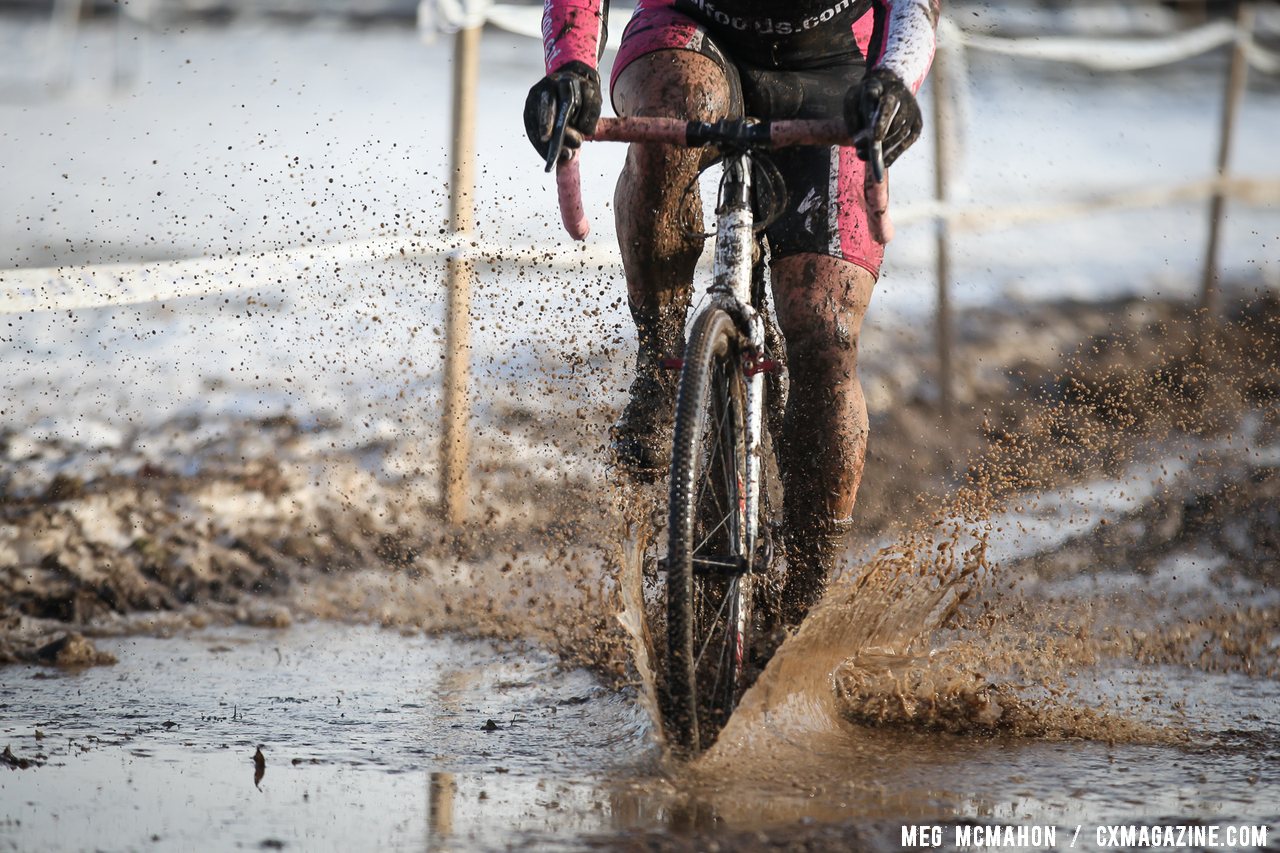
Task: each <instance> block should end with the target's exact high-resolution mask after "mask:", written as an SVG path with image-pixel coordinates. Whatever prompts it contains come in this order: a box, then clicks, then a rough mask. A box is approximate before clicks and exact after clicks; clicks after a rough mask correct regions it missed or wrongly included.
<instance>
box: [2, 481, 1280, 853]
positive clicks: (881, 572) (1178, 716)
mask: <svg viewBox="0 0 1280 853" xmlns="http://www.w3.org/2000/svg"><path fill="white" fill-rule="evenodd" d="M1097 491H1098V493H1099V494H1101V495H1102V496H1103V498H1105V493H1106V490H1105V489H1102V488H1099V489H1098V490H1097ZM1061 497H1062V496H1059V498H1061ZM1076 497H1079V495H1078V494H1077V495H1076ZM1103 498H1099V499H1098V501H1100V502H1102V503H1105V502H1106V501H1105V500H1104V499H1103ZM1046 503H1048V504H1051V505H1052V509H1051V510H1043V511H1042V514H1044V513H1050V512H1051V511H1058V510H1059V506H1058V502H1055V501H1053V500H1049V499H1048V497H1046ZM997 526H998V525H997ZM900 544H901V543H895V545H894V546H890V547H888V548H886V549H885V550H883V551H881V552H880V553H879V554H878V555H877V556H874V557H872V558H870V560H869V561H868V564H867V565H868V567H867V568H865V569H864V571H863V572H862V573H861V574H860V575H858V576H857V579H856V580H851V581H849V582H847V583H845V584H842V585H838V586H837V587H836V588H835V589H834V590H833V592H832V594H831V595H829V596H828V597H827V599H826V600H825V601H824V602H823V604H822V605H821V606H820V608H819V609H818V611H816V612H815V613H814V614H813V615H812V617H811V618H810V620H808V621H807V622H806V623H805V625H804V626H803V627H802V628H801V630H800V632H799V633H798V634H796V635H795V636H793V637H792V638H791V639H789V640H788V642H787V643H786V644H785V645H784V646H783V648H782V649H781V650H780V651H779V653H778V655H777V656H776V657H775V658H774V659H773V661H772V662H771V664H770V666H769V668H768V669H767V670H766V672H765V673H764V675H763V676H762V677H761V679H760V681H759V682H757V684H756V685H755V687H754V688H753V689H752V690H751V692H749V693H748V695H747V697H746V698H745V699H744V701H743V704H742V706H741V708H740V709H739V712H738V713H737V715H735V717H734V719H733V720H732V721H731V723H730V725H729V727H728V728H727V729H726V731H725V732H724V734H723V735H722V737H721V739H720V741H719V743H718V744H717V745H716V747H715V748H714V749H713V750H712V751H711V752H710V753H709V754H708V755H707V756H706V757H704V758H703V759H701V760H699V761H696V762H693V763H691V764H680V763H677V762H674V761H672V760H670V759H669V758H666V757H664V756H663V753H662V749H661V745H660V739H659V737H658V735H657V733H656V729H655V727H654V726H653V725H652V723H651V721H650V717H649V714H648V712H647V711H646V710H645V708H646V707H647V703H646V702H645V701H644V699H643V697H644V694H645V691H646V689H648V688H647V685H640V687H639V688H637V687H626V686H624V687H621V688H617V687H613V688H610V687H606V686H604V685H603V684H602V683H601V682H600V681H599V680H598V679H597V677H596V676H594V675H593V674H591V673H590V672H588V671H587V670H584V669H581V668H571V667H569V666H566V665H565V664H563V663H562V662H561V661H560V660H558V659H556V658H554V657H552V656H551V655H549V654H547V653H546V652H544V651H542V650H540V649H539V648H537V647H536V646H534V645H530V644H528V643H524V642H510V641H507V642H498V641H490V640H472V639H465V638H460V637H456V636H448V635H446V636H427V635H423V634H421V633H416V632H407V631H399V630H388V629H381V628H376V627H372V626H352V625H346V624H338V623H334V622H327V621H312V622H302V623H298V624H295V625H294V626H292V627H290V628H287V629H253V628H248V627H243V626H241V627H218V628H212V629H206V630H201V631H190V632H184V633H180V634H179V635H177V636H172V637H121V638H105V639H100V640H99V641H98V646H99V648H100V649H101V650H102V651H105V652H109V653H110V654H112V655H114V656H115V657H116V658H117V659H118V663H116V664H115V665H113V666H106V667H95V668H90V669H85V670H82V671H79V672H73V671H59V670H51V669H48V668H41V667H22V666H11V667H8V668H6V669H4V670H3V671H2V672H3V678H2V679H0V720H2V721H3V722H2V723H0V734H3V735H4V742H5V744H6V745H8V746H9V747H10V748H11V752H12V754H13V755H14V756H16V757H17V758H18V759H26V760H31V761H33V762H34V763H35V764H37V765H38V766H31V767H29V768H27V769H23V770H18V769H14V770H4V771H0V792H2V797H0V803H2V804H0V847H3V848H4V849H12V850H43V849H58V850H81V849H83V850H88V849H94V850H136V849H281V848H285V849H397V850H399V849H441V850H491V849H510V848H512V847H514V848H517V849H583V848H596V849H600V848H604V849H612V848H618V847H622V848H630V849H711V848H712V847H713V846H715V845H719V846H720V848H721V849H787V848H793V847H802V848H804V849H885V850H890V849H899V842H900V830H901V826H902V825H903V824H904V823H910V822H948V823H949V822H979V823H985V824H1018V825H1048V826H1056V827H1059V828H1060V829H1059V833H1058V835H1057V845H1056V846H1057V847H1058V848H1059V849H1069V848H1070V847H1071V845H1069V844H1068V842H1069V841H1070V840H1071V835H1072V833H1073V832H1074V830H1075V828H1076V827H1077V826H1083V827H1084V830H1083V832H1082V834H1081V836H1080V837H1079V838H1078V839H1076V841H1075V844H1074V846H1075V847H1078V848H1080V849H1100V848H1099V847H1098V843H1097V839H1096V836H1095V835H1094V834H1093V833H1094V829H1093V827H1096V826H1099V825H1108V824H1116V823H1125V824H1129V823H1148V824H1153V823H1171V822H1172V823H1186V822H1191V821H1212V822H1219V823H1223V824H1227V823H1237V824H1238V823H1242V822H1244V823H1248V824H1250V825H1259V826H1269V838H1271V839H1275V838H1277V837H1280V836H1278V835H1277V833H1280V805H1278V804H1280V721H1278V720H1277V715H1276V709H1277V708H1278V707H1280V682H1277V681H1276V680H1275V678H1274V673H1271V674H1270V676H1269V677H1268V676H1267V675H1264V674H1261V673H1258V672H1256V671H1254V672H1252V673H1250V672H1249V671H1248V670H1251V669H1256V667H1257V666H1258V665H1262V666H1264V667H1265V666H1266V665H1268V664H1269V663H1270V662H1271V661H1269V660H1268V657H1270V658H1274V655H1275V651H1276V650H1277V648H1278V647H1280V632H1278V631H1277V625H1276V624H1275V622H1274V619H1273V616H1272V615H1269V614H1273V613H1274V611H1264V610H1263V611H1260V610H1258V608H1259V607H1265V606H1266V605H1268V604H1270V605H1274V604H1275V601H1274V595H1273V594H1272V593H1268V592H1267V591H1266V590H1265V589H1262V588H1260V587H1258V586H1256V585H1252V584H1250V582H1249V581H1247V580H1246V579H1244V578H1240V577H1236V576H1232V575H1230V574H1229V573H1225V574H1224V572H1223V570H1222V566H1221V565H1220V564H1221V561H1220V560H1213V559H1209V560H1199V561H1197V560H1195V559H1191V558H1187V557H1186V556H1185V555H1183V557H1181V558H1176V559H1173V560H1171V561H1170V562H1169V563H1168V564H1167V565H1166V566H1164V567H1163V568H1162V569H1161V570H1160V571H1157V572H1155V573H1153V574H1149V575H1139V574H1136V573H1132V572H1125V571H1111V572H1105V573H1102V574H1101V575H1091V576H1081V575H1079V574H1077V575H1074V576H1072V577H1066V578H1057V579H1046V578H1044V577H1041V576H1037V577H1035V578H1030V577H1027V578H1024V579H1023V580H1022V581H1021V582H1019V583H1018V584H1017V585H1016V586H1017V588H1016V589H1009V588H1006V589H1005V590H1004V592H1003V594H1002V595H1001V596H999V597H998V598H997V599H995V600H994V601H991V602H987V606H986V608H985V613H987V614H990V613H992V612H999V613H1000V614H1001V617H1000V618H999V619H997V620H994V621H988V622H986V623H983V622H982V621H981V620H980V619H979V620H977V621H974V622H971V623H969V624H965V623H964V621H963V620H961V621H960V622H959V623H957V624H955V625H953V626H952V627H951V628H949V629H948V630H947V631H945V632H943V633H942V634H941V635H937V636H935V642H934V644H933V646H932V647H931V648H930V649H929V650H928V651H926V652H924V653H922V654H913V646H912V644H911V643H906V644H899V645H895V638H901V637H904V636H906V635H908V634H909V635H911V636H912V637H914V636H915V635H916V634H918V632H919V630H920V627H921V626H920V624H916V623H915V622H914V621H913V620H919V619H926V620H927V619H935V620H936V619H938V618H940V615H939V608H940V607H942V609H945V607H946V601H947V600H948V599H949V597H950V595H949V593H948V589H951V590H952V591H954V587H953V586H952V587H949V586H948V583H947V582H945V578H944V582H940V583H934V584H925V585H920V584H918V583H917V582H915V581H913V580H911V577H912V573H911V572H909V571H891V570H888V569H886V568H884V567H887V566H891V565H892V564H893V562H894V560H893V558H892V555H893V554H895V553H896V550H897V547H898V546H899V545H900ZM1003 547H1005V548H1006V549H1014V548H1016V545H1015V544H1010V543H1006V544H1005V545H1004V546H1003ZM1059 550H1060V549H1059ZM1197 566H1198V567H1199V568H1198V570H1197V568H1196V567H1197ZM1042 574H1043V573H1042ZM964 576H965V575H964V572H963V571H960V572H956V573H955V575H954V577H956V578H960V577H964ZM1179 578H1181V579H1180V580H1179ZM1173 588H1177V589H1180V590H1181V591H1182V593H1183V595H1182V596H1181V597H1179V596H1178V595H1173V594H1171V589H1173ZM1064 601H1065V602H1071V603H1072V605H1073V607H1072V608H1070V611H1071V612H1077V613H1078V612H1080V611H1081V610H1082V609H1087V610H1089V611H1090V613H1091V614H1092V617H1091V621H1090V623H1089V624H1088V626H1087V627H1086V626H1085V625H1084V623H1083V622H1080V621H1079V620H1078V619H1077V620H1076V621H1075V622H1072V621H1071V620H1070V619H1069V618H1067V616H1066V615H1065V614H1067V613H1068V610H1064V609H1063V608H1062V602H1064ZM1168 602H1174V603H1173V604H1172V605H1170V604H1168ZM1245 603H1248V605H1249V606H1250V607H1252V608H1253V610H1251V611H1250V612H1252V613H1254V614H1255V617H1256V618H1254V619H1253V621H1252V622H1250V620H1249V619H1247V618H1241V619H1238V620H1237V622H1238V627H1239V629H1240V631H1241V632H1242V634H1243V632H1245V631H1246V630H1252V631H1253V632H1254V635H1255V639H1256V643H1255V646H1256V647H1255V648H1253V649H1252V651H1251V652H1249V653H1248V654H1247V655H1246V657H1248V658H1249V660H1251V661H1252V663H1250V664H1249V665H1248V666H1244V665H1234V666H1233V665H1227V666H1220V667H1218V668H1217V669H1218V671H1207V668H1206V667H1204V666H1199V667H1192V666H1189V665H1188V664H1187V662H1186V661H1181V662H1178V663H1174V662H1173V661H1175V660H1177V659H1178V657H1177V655H1175V654H1173V653H1169V654H1167V655H1166V657H1165V658H1163V659H1162V660H1163V661H1164V662H1161V660H1158V659H1156V658H1154V657H1152V656H1151V655H1150V654H1147V655H1146V656H1145V659H1143V657H1144V656H1143V655H1142V654H1138V653H1137V652H1136V651H1135V650H1134V648H1132V647H1130V648H1125V649H1122V648H1121V646H1118V645H1116V644H1115V643H1113V642H1112V643H1110V644H1109V641H1108V637H1111V636H1112V635H1110V634H1108V633H1107V630H1106V627H1105V626H1106V625H1107V624H1124V625H1127V626H1128V627H1129V629H1130V630H1129V631H1127V633H1130V634H1143V635H1144V636H1152V637H1154V636H1155V635H1156V634H1159V633H1160V632H1161V630H1162V629H1168V630H1167V631H1166V633H1167V634H1168V635H1169V636H1172V635H1173V634H1175V633H1176V631H1174V630H1173V629H1174V628H1176V627H1177V626H1179V625H1181V626H1186V625H1200V626H1207V625H1209V624H1210V620H1209V617H1210V615H1211V614H1213V613H1218V612H1220V610H1221V608H1223V607H1225V608H1227V609H1228V610H1231V609H1234V610H1236V611H1239V610H1240V609H1241V608H1242V606H1243V605H1244V604H1245ZM971 609H975V610H976V609H981V608H971ZM1019 611H1020V612H1022V615H1023V618H1022V620H1021V621H1019V619H1018V618H1017V616H1016V614H1017V613H1018V612H1019ZM1028 611H1029V612H1030V615H1027V614H1028ZM1068 623H1070V624H1069V625H1068V627H1069V630H1067V631H1064V630H1063V626H1064V625H1067V624H1068ZM1055 626H1056V627H1055ZM1206 630H1207V629H1206ZM1229 633H1230V632H1228V635H1229ZM1064 637H1074V638H1075V639H1076V640H1077V642H1076V643H1075V645H1074V646H1073V645H1071V644H1070V643H1066V642H1063V638H1064ZM1211 643H1212V644H1215V645H1222V643H1223V641H1222V638H1221V635H1214V636H1208V635H1207V636H1206V639H1204V640H1203V645H1204V646H1209V645H1210V644H1211ZM1258 643H1260V644H1261V645H1256V644H1258ZM851 648H857V649H861V652H860V653H858V654H857V655H855V656H854V657H853V658H852V659H848V652H849V650H850V649H851ZM1144 648H1146V647H1144ZM873 710H874V713H873ZM859 714H861V717H859ZM1002 721H1003V722H1002ZM259 750H260V752H261V757H262V761H261V763H259V762H257V761H256V754H257V753H258V751H259ZM948 837H949V836H948Z"/></svg>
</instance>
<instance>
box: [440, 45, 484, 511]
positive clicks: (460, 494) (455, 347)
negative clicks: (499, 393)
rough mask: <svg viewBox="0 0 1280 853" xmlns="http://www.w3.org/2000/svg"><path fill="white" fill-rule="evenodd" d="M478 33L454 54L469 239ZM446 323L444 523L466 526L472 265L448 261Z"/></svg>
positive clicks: (455, 192)
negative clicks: (463, 524) (464, 524)
mask: <svg viewBox="0 0 1280 853" xmlns="http://www.w3.org/2000/svg"><path fill="white" fill-rule="evenodd" d="M480 30H481V28H480V27H470V28H468V29H465V30H460V31H459V32H458V33H457V35H456V36H454V52H453V148H452V152H451V156H450V166H451V171H452V181H451V182H450V184H449V226H450V227H451V228H452V229H453V231H454V233H467V232H470V231H471V230H472V228H473V227H474V226H475V198H474V196H475V131H476V77H477V70H478V66H479V62H478V60H479V52H480ZM447 271H448V288H449V298H448V305H447V308H446V311H447V316H446V318H445V360H444V436H443V439H442V441H441V445H440V461H441V465H440V492H441V504H442V505H443V510H444V517H445V521H447V522H449V523H450V524H462V523H464V522H465V521H466V520H467V510H468V508H469V505H470V497H471V482H470V477H469V476H468V468H469V465H468V463H469V458H470V441H469V433H468V427H469V424H470V421H471V393H470V384H471V316H470V315H471V278H472V274H473V269H472V264H471V261H470V260H468V259H467V258H463V257H459V256H451V257H450V258H449V260H448V268H447Z"/></svg>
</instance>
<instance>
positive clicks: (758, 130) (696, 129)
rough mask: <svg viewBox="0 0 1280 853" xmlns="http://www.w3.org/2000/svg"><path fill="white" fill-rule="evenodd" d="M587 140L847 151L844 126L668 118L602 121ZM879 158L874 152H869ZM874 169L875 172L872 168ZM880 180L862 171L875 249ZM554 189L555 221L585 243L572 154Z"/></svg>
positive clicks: (887, 224) (885, 192)
mask: <svg viewBox="0 0 1280 853" xmlns="http://www.w3.org/2000/svg"><path fill="white" fill-rule="evenodd" d="M587 139H588V140H591V141H597V142H650V143H661V144H665V145H675V146H679V147H681V148H700V147H703V146H707V145H725V146H727V147H740V148H756V149H769V148H787V147H789V146H793V145H849V144H851V143H852V142H853V140H852V139H850V138H849V131H848V128H847V127H846V126H845V123H844V122H843V121H839V120H826V121H804V120H795V121H775V122H759V123H750V124H749V123H747V122H742V121H724V122H714V123H708V122H696V121H684V120H682V119H673V118H602V119H600V122H599V123H598V124H597V125H596V131H595V133H593V134H592V135H591V136H589V137H587ZM873 151H874V153H875V154H879V150H878V146H873ZM877 167H878V168H877ZM877 171H879V172H880V174H882V175H883V174H884V167H883V165H882V163H876V164H868V165H867V167H866V168H865V169H864V170H863V175H864V177H863V186H862V191H863V197H864V199H865V200H866V205H867V222H868V224H869V226H870V228H871V235H872V237H874V238H875V240H876V241H877V242H879V243H888V242H889V241H890V240H892V239H893V223H892V221H890V219H889V185H888V183H887V182H886V181H878V180H876V177H875V174H876V172H877ZM556 183H557V185H558V187H557V188H558V191H559V196H560V218H561V220H562V221H563V222H564V227H565V230H566V231H568V232H569V236H571V237H572V238H573V239H575V240H584V239H586V237H587V234H588V233H589V232H590V230H591V229H590V226H589V225H588V223H587V218H586V214H585V213H584V212H583V207H582V192H581V178H580V175H579V171H578V160H577V152H573V153H572V154H571V155H570V156H569V157H568V158H567V159H565V160H561V161H560V163H559V164H558V165H557V166H556Z"/></svg>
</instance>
